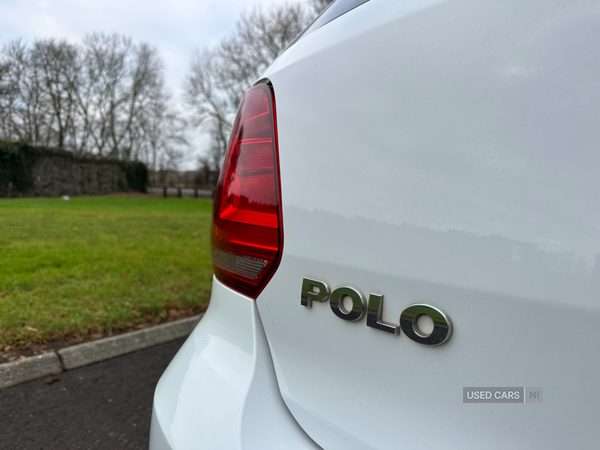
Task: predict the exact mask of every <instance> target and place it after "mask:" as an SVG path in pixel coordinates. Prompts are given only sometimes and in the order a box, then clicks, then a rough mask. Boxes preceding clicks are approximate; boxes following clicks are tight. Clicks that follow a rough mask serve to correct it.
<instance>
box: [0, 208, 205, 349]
mask: <svg viewBox="0 0 600 450" xmlns="http://www.w3.org/2000/svg"><path fill="white" fill-rule="evenodd" d="M211 208H212V201H211V200H193V199H161V198H146V197H75V198H71V199H70V200H68V201H65V200H62V199H57V198H43V199H42V198H31V199H29V198H27V199H0V345H1V346H2V348H0V350H2V349H4V350H5V351H6V348H7V346H12V347H13V348H18V347H23V346H26V345H31V344H32V343H33V344H38V343H43V342H44V341H47V340H55V339H63V338H78V337H81V336H84V335H89V334H94V333H107V332H108V333H110V332H114V331H118V330H122V329H125V328H128V327H132V326H135V325H137V324H140V323H142V322H145V321H146V320H148V319H162V320H164V319H166V318H167V316H168V315H177V314H179V313H183V312H186V311H191V310H193V309H197V308H198V307H200V306H201V305H203V304H206V303H207V302H208V299H209V294H210V286H211V276H212V266H211V263H210V247H209V242H208V237H209V231H210V218H211Z"/></svg>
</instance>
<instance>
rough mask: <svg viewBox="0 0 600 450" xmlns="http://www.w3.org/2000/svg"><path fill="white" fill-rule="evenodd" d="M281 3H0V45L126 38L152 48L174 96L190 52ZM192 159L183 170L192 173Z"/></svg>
mask: <svg viewBox="0 0 600 450" xmlns="http://www.w3.org/2000/svg"><path fill="white" fill-rule="evenodd" d="M282 2H284V0H162V1H159V0H145V1H132V0H0V45H3V44H5V43H6V42H7V41H9V40H12V39H15V38H24V39H25V40H27V41H32V40H33V39H34V38H36V37H55V38H65V39H68V40H70V41H72V42H78V41H80V40H81V38H82V37H83V36H84V35H85V34H86V33H88V32H91V31H103V32H108V33H113V32H115V33H119V34H124V35H127V36H131V37H132V38H133V39H134V41H135V42H140V41H146V42H149V43H151V44H153V45H155V46H156V47H157V48H158V50H159V52H160V55H161V57H162V60H163V61H164V63H165V70H166V71H165V76H166V82H167V86H168V88H169V90H170V91H171V92H172V93H173V94H175V95H176V96H179V95H180V94H181V87H182V84H183V80H184V77H185V74H186V73H187V70H188V67H189V63H190V57H191V55H192V53H193V52H194V50H195V49H197V48H200V49H201V48H204V47H206V46H210V45H212V44H214V43H216V42H217V41H218V40H219V39H220V38H221V37H223V36H224V35H226V34H227V33H228V32H230V31H231V30H232V29H233V28H234V25H235V22H236V20H237V18H238V17H239V15H240V14H241V13H242V12H243V11H245V10H247V9H249V8H251V7H252V6H253V5H255V4H259V3H262V4H265V5H270V4H274V3H282ZM194 164H195V157H193V158H192V157H190V158H188V161H187V163H184V164H183V165H182V168H191V166H193V165H194Z"/></svg>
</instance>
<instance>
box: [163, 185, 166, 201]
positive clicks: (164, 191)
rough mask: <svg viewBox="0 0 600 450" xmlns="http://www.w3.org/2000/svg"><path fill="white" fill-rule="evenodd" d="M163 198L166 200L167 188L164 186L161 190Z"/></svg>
mask: <svg viewBox="0 0 600 450" xmlns="http://www.w3.org/2000/svg"><path fill="white" fill-rule="evenodd" d="M163 197H164V198H167V187H166V186H165V187H164V188H163Z"/></svg>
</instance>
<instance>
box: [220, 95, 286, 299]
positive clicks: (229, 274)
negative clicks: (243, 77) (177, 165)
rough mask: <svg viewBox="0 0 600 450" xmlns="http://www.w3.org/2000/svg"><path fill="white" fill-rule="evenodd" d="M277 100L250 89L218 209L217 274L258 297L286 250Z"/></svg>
mask: <svg viewBox="0 0 600 450" xmlns="http://www.w3.org/2000/svg"><path fill="white" fill-rule="evenodd" d="M280 191H281V189H280V185H279V158H278V149H277V122H276V119H275V97H274V95H273V89H272V88H271V86H269V85H267V84H264V83H261V84H257V85H256V86H254V87H253V88H252V89H250V90H249V91H248V92H247V93H246V95H244V98H243V99H242V102H241V103H240V108H239V110H238V114H237V117H236V119H235V123H234V125H233V130H232V131H231V137H230V138H229V146H228V147H227V153H226V155H225V161H224V163H223V169H222V170H221V176H220V178H219V183H218V184H217V190H216V192H215V202H214V206H213V224H212V231H211V244H212V261H213V268H214V271H215V275H216V276H217V278H218V279H219V280H220V281H221V282H223V283H224V284H226V285H228V286H229V287H231V288H233V289H235V290H237V291H239V292H242V293H243V294H246V295H248V296H250V297H252V298H256V297H257V296H258V294H259V293H260V292H261V291H262V289H263V288H264V287H265V285H266V284H267V283H268V282H269V280H270V279H271V277H272V276H273V273H274V272H275V270H276V269H277V265H278V264H279V259H280V256H281V250H282V248H283V224H282V220H281V219H282V216H281V201H280Z"/></svg>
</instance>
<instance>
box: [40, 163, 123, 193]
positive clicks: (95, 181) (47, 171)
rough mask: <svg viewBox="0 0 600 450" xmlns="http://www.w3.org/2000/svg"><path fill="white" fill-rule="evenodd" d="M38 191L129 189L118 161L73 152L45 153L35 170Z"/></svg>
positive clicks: (114, 190) (76, 191) (92, 191)
mask: <svg viewBox="0 0 600 450" xmlns="http://www.w3.org/2000/svg"><path fill="white" fill-rule="evenodd" d="M32 178H33V189H34V194H35V195H37V196H41V197H55V196H59V195H103V194H110V193H112V192H124V191H128V190H129V189H128V186H127V177H126V176H125V172H124V170H123V169H122V168H121V167H120V165H119V164H118V163H113V162H111V161H94V160H91V161H90V160H78V159H75V158H73V157H71V156H67V155H65V156H59V155H56V154H53V155H41V156H39V157H38V159H37V161H36V162H35V164H34V165H33V170H32Z"/></svg>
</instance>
